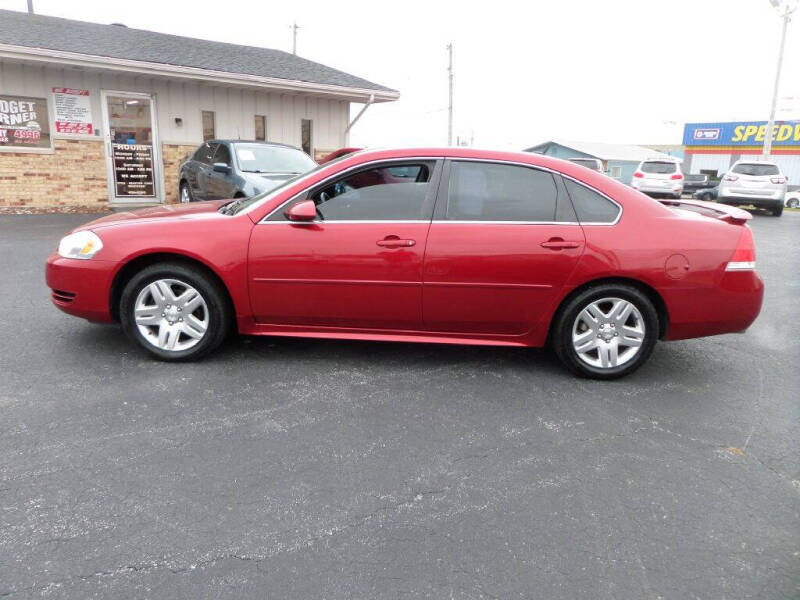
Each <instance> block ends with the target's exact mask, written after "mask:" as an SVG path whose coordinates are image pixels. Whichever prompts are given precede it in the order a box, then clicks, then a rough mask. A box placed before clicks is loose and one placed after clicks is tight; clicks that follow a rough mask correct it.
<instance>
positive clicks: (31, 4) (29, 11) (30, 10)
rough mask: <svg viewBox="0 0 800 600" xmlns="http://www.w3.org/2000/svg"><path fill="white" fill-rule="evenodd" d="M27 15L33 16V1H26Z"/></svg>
mask: <svg viewBox="0 0 800 600" xmlns="http://www.w3.org/2000/svg"><path fill="white" fill-rule="evenodd" d="M28 14H29V15H32V14H33V0H28Z"/></svg>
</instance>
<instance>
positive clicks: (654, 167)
mask: <svg viewBox="0 0 800 600" xmlns="http://www.w3.org/2000/svg"><path fill="white" fill-rule="evenodd" d="M641 170H642V173H660V174H667V173H675V172H677V170H678V164H677V163H674V162H667V161H652V162H643V163H642V169H641Z"/></svg>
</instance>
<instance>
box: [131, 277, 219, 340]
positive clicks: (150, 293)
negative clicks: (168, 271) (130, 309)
mask: <svg viewBox="0 0 800 600" xmlns="http://www.w3.org/2000/svg"><path fill="white" fill-rule="evenodd" d="M134 320H135V321H136V327H137V328H138V329H139V333H141V334H142V337H143V338H144V339H145V340H147V342H148V343H149V344H151V345H153V346H155V347H156V348H159V349H160V350H166V351H168V352H181V351H183V350H189V349H190V348H193V347H194V346H196V345H197V344H199V343H200V341H201V340H202V339H203V338H204V337H205V335H206V333H207V331H208V322H209V313H208V305H207V304H206V301H205V299H204V298H203V296H202V295H201V294H200V292H198V291H197V290H196V289H195V288H193V287H192V286H191V285H189V284H188V283H186V282H184V281H180V280H179V279H158V280H156V281H154V282H152V283H150V284H149V285H147V286H145V287H144V288H142V290H141V291H140V292H139V295H138V296H137V297H136V303H135V305H134Z"/></svg>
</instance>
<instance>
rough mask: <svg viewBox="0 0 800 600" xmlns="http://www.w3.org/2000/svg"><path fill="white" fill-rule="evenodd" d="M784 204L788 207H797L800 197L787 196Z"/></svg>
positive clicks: (799, 203)
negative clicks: (787, 198) (787, 199)
mask: <svg viewBox="0 0 800 600" xmlns="http://www.w3.org/2000/svg"><path fill="white" fill-rule="evenodd" d="M786 206H788V207H789V208H797V207H798V206H800V199H798V198H789V201H788V202H787V203H786Z"/></svg>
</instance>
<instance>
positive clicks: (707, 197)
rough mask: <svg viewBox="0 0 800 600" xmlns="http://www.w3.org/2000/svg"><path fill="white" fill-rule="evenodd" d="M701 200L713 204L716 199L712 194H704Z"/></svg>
mask: <svg viewBox="0 0 800 600" xmlns="http://www.w3.org/2000/svg"><path fill="white" fill-rule="evenodd" d="M700 199H701V200H705V201H706V202H711V201H712V200H713V199H714V197H713V196H712V195H711V194H703V195H702V196H700Z"/></svg>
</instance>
